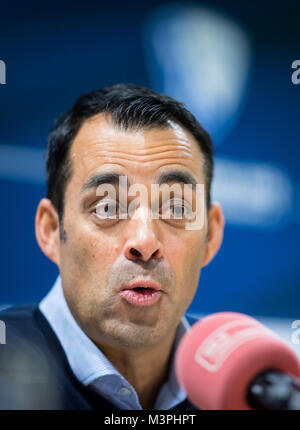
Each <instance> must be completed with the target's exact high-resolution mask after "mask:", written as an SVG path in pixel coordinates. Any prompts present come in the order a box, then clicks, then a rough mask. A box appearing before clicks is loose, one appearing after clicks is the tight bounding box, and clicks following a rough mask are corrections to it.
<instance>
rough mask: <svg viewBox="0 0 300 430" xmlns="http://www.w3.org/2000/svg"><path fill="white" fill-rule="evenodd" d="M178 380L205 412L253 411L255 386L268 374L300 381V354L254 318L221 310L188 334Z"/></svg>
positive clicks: (179, 354) (180, 352)
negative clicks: (255, 381)
mask: <svg viewBox="0 0 300 430" xmlns="http://www.w3.org/2000/svg"><path fill="white" fill-rule="evenodd" d="M175 366H176V373H177V378H178V381H179V383H180V384H181V386H182V387H183V389H184V390H185V391H186V393H187V396H188V398H189V399H190V400H191V402H192V403H193V404H194V405H195V406H197V407H199V408H200V409H210V410H224V409H231V410H234V409H235V410H243V409H251V408H250V407H249V405H248V403H247V392H248V388H249V384H250V383H251V381H252V380H253V379H254V378H255V376H257V374H258V373H260V372H262V371H263V370H268V369H277V370H279V371H281V372H283V373H286V374H290V375H294V376H296V377H300V365H299V361H298V358H297V356H296V354H295V353H294V352H293V351H292V350H291V349H290V348H289V347H288V346H287V345H286V344H285V343H284V341H282V340H281V339H280V337H279V336H277V334H275V333H273V332H272V331H271V330H270V329H269V328H267V327H265V326H264V325H263V324H261V323H260V322H259V321H257V320H255V319H254V318H252V317H250V316H247V315H244V314H241V313H236V312H218V313H215V314H212V315H209V316H207V317H205V318H203V319H201V320H200V321H198V322H197V323H195V324H194V325H193V326H192V327H191V329H190V330H189V331H188V332H187V333H186V334H185V335H184V337H183V339H182V341H181V343H180V345H179V347H178V350H177V353H176V358H175Z"/></svg>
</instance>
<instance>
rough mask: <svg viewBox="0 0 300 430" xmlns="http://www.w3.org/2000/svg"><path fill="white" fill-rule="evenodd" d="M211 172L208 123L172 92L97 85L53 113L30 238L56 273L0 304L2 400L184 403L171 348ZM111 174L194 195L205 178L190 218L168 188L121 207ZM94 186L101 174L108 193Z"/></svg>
mask: <svg viewBox="0 0 300 430" xmlns="http://www.w3.org/2000/svg"><path fill="white" fill-rule="evenodd" d="M212 173H213V148H212V143H211V139H210V137H209V135H208V134H207V133H206V132H205V131H204V130H203V128H202V127H201V126H200V124H199V123H198V122H197V121H196V119H195V118H194V117H193V115H192V114H191V113H190V112H188V111H187V110H186V109H185V108H184V107H183V105H181V104H180V103H178V102H177V101H175V100H173V99H171V98H169V97H166V96H162V95H160V94H157V93H155V92H154V91H151V90H149V89H145V88H140V87H137V86H134V85H115V86H112V87H109V88H104V89H102V90H98V91H94V92H91V93H90V94H87V95H83V96H81V97H80V98H79V99H78V100H77V102H76V103H75V105H74V106H73V107H72V108H71V109H70V110H69V111H68V112H66V113H65V114H64V115H62V117H61V118H60V119H59V120H58V121H57V122H56V124H55V126H54V128H53V130H52V132H51V134H50V137H49V144H48V158H47V187H48V198H47V199H46V198H44V199H42V200H41V201H40V203H39V206H38V209H37V213H36V220H35V231H36V238H37V242H38V244H39V246H40V248H41V250H42V251H43V253H44V254H45V255H46V256H47V257H48V258H49V259H50V260H51V261H53V262H54V263H55V264H56V265H57V267H58V269H59V273H60V276H59V277H58V279H57V281H56V283H55V285H54V287H53V288H52V290H51V291H50V293H49V294H48V295H47V296H46V297H45V298H44V299H43V300H42V302H41V303H40V304H39V306H38V307H35V306H33V307H30V308H29V307H23V308H12V309H9V310H7V311H5V312H3V313H2V314H0V319H1V320H3V321H4V322H5V323H6V331H7V342H6V343H7V344H6V345H4V347H7V348H6V350H5V351H6V352H4V353H2V369H3V368H4V369H5V368H6V367H7V366H8V365H7V364H6V365H4V364H3V363H8V362H10V363H13V365H10V366H8V367H10V371H9V372H8V371H6V373H5V372H4V371H2V373H3V375H2V378H3V380H4V381H5V384H4V385H3V386H5V387H6V388H7V389H8V390H9V392H10V399H11V402H12V403H14V402H15V404H16V405H17V404H18V401H20V402H21V403H20V404H21V405H22V407H24V408H60V409H66V408H67V409H97V408H98V409H99V408H100V409H101V408H103V409H110V408H111V409H113V408H116V409H150V410H151V409H181V408H182V409H189V408H193V406H192V405H191V404H190V403H189V402H188V401H187V399H186V395H185V392H184V391H183V389H182V388H181V387H180V386H179V385H178V381H177V379H176V375H175V369H174V355H175V352H176V348H177V346H178V342H179V341H180V339H181V337H182V336H183V334H184V333H185V332H186V331H187V330H188V328H189V324H188V321H187V319H186V318H185V316H184V313H185V312H186V310H187V308H188V307H189V305H190V303H191V302H192V300H193V297H194V295H195V292H196V289H197V285H198V280H199V276H200V272H201V268H202V267H204V266H206V265H207V264H208V263H209V262H210V261H211V260H212V259H213V257H214V256H215V255H216V253H217V251H218V249H219V247H220V245H221V242H222V236H223V229H224V219H223V215H222V211H221V208H220V206H219V205H218V204H212V203H211V201H210V186H211V180H212ZM120 178H126V181H127V182H128V185H130V186H131V185H136V184H139V185H140V189H142V188H143V190H146V191H147V192H149V195H150V194H151V193H150V191H151V186H152V185H154V184H158V185H169V186H171V185H174V184H177V185H179V187H180V190H182V189H183V188H184V185H185V184H186V185H188V184H189V185H190V186H191V187H192V194H189V196H190V202H189V204H190V206H191V207H193V208H194V206H195V202H196V197H197V196H196V188H197V187H196V185H197V184H200V185H201V184H204V189H205V199H204V200H203V204H202V207H200V208H199V207H198V208H197V211H199V210H200V211H201V210H202V212H203V223H202V224H201V225H199V228H193V229H188V228H186V223H187V219H186V218H185V217H181V218H180V217H176V216H175V215H176V213H178V211H177V209H178V208H179V213H180V211H181V210H182V209H183V212H184V211H185V209H186V207H187V206H186V205H187V203H186V202H184V200H183V198H182V196H178V195H177V194H176V193H177V191H178V188H177V191H174V192H173V193H171V194H170V196H171V198H170V199H169V202H168V203H169V206H168V205H167V206H165V205H164V204H165V202H164V201H161V197H159V198H160V200H159V204H158V206H159V216H158V217H153V216H152V214H153V213H152V211H151V209H150V208H149V207H148V204H147V203H149V201H150V197H149V195H148V196H147V197H146V199H145V198H144V199H143V200H142V202H141V204H139V205H135V206H134V205H131V215H132V216H130V217H129V216H127V217H126V215H125V216H122V214H123V215H124V214H126V212H128V207H129V205H130V203H133V202H132V200H133V195H132V193H131V194H130V193H127V192H126V198H128V201H127V203H128V206H127V207H125V208H124V205H122V204H121V198H120V196H121V193H123V195H124V188H123V186H122V184H124V182H122V184H121V182H120ZM120 184H121V185H120ZM102 186H104V187H106V189H107V190H112V188H110V187H113V189H114V190H116V194H115V198H111V195H109V194H110V193H103V192H102V191H103V190H101V187H102ZM109 186H110V187H109ZM99 187H100V188H99ZM112 191H113V190H112ZM146 191H145V192H146ZM145 192H143V194H145ZM179 194H180V193H179ZM112 195H113V196H114V194H113V193H112ZM144 197H145V196H144ZM184 197H185V195H184ZM156 203H157V202H156ZM165 207H167V210H166V211H165V209H164V208H165ZM174 209H175V212H174ZM111 210H112V212H111ZM111 214H112V215H116V214H117V216H111ZM163 214H164V215H165V216H162V215H163ZM168 215H169V216H168ZM10 339H11V340H10ZM10 343H11V344H13V345H14V351H13V352H12V350H11V349H9V348H10ZM24 344H26V347H24ZM15 345H17V346H16V347H15ZM32 345H33V346H32ZM24 350H25V351H26V353H25V352H24ZM2 351H3V348H2ZM16 351H18V352H17V353H16ZM20 351H21V352H20ZM33 351H34V352H33ZM3 357H4V358H3ZM12 357H13V359H12ZM14 363H18V365H15V364H14ZM20 363H21V364H20ZM24 363H25V364H24ZM33 363H34V365H33ZM14 365H15V367H14ZM15 368H17V369H18V372H17V374H18V376H17V377H16V376H14V375H15V371H14V369H15ZM20 369H21V370H20ZM28 369H29V370H28ZM8 374H9V375H10V376H7V375H8ZM24 375H25V376H24ZM12 386H15V387H17V388H15V390H14V389H13V388H12ZM16 391H18V393H19V397H18V399H16V395H15V392H16ZM20 393H23V394H20ZM28 393H29V395H28ZM45 393H46V394H45ZM7 397H8V396H7V394H6V397H5V399H6V402H7V403H9V402H8V400H7ZM24 397H26V401H25V403H24V402H23V403H22V401H23V400H24ZM0 398H1V397H0ZM22 399H23V400H22ZM28 399H29V400H28ZM26 402H27V403H26ZM24 405H25V406H24ZM7 407H11V406H10V403H9V404H8V406H7ZM12 407H14V405H12Z"/></svg>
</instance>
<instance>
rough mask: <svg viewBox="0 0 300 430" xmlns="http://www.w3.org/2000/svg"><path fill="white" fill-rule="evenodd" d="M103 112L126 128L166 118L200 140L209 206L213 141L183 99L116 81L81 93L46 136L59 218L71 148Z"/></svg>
mask: <svg viewBox="0 0 300 430" xmlns="http://www.w3.org/2000/svg"><path fill="white" fill-rule="evenodd" d="M101 112H103V113H105V114H106V115H108V116H109V117H110V118H111V119H112V121H113V123H114V124H116V126H118V127H120V128H122V129H125V130H130V129H150V128H157V127H158V128H168V127H169V124H168V121H169V120H173V121H176V122H178V123H180V124H181V125H182V126H183V127H185V128H186V129H187V130H188V131H189V132H190V133H191V134H192V135H193V136H194V137H195V139H196V141H197V142H198V143H199V146H200V149H201V151H202V154H203V160H204V166H203V167H204V174H205V186H206V204H207V208H209V207H210V187H211V181H212V176H213V145H212V141H211V138H210V136H209V134H208V133H207V132H206V131H205V130H204V129H203V127H202V126H201V125H200V124H199V122H198V121H197V120H196V118H195V117H194V116H193V115H192V114H191V112H189V111H188V110H187V109H186V108H185V107H184V105H183V104H182V103H180V102H178V101H176V100H174V99H173V98H171V97H168V96H165V95H161V94H159V93H157V92H155V91H153V90H150V89H148V88H143V87H139V86H137V85H133V84H118V85H113V86H111V87H106V88H103V89H100V90H95V91H92V92H90V93H88V94H84V95H82V96H80V97H79V98H78V99H77V101H76V102H75V104H74V105H73V107H72V108H71V109H70V110H68V111H67V112H65V113H64V114H63V115H62V116H61V117H60V118H58V120H57V121H56V122H55V124H54V127H53V129H52V131H51V132H50V135H49V139H48V149H47V163H46V167H47V173H46V177H47V197H48V198H49V199H50V200H51V202H52V203H53V205H54V207H55V209H56V210H57V212H58V215H59V219H60V220H62V217H63V211H64V196H65V190H66V186H67V183H68V181H69V179H70V177H71V175H72V163H71V161H70V157H69V154H70V148H71V145H72V143H73V141H74V139H75V137H76V135H77V133H78V132H79V129H80V127H81V126H82V124H83V123H84V121H85V120H87V119H88V118H90V117H92V116H94V115H96V114H99V113H101Z"/></svg>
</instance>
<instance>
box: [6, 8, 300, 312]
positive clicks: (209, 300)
mask: <svg viewBox="0 0 300 430" xmlns="http://www.w3.org/2000/svg"><path fill="white" fill-rule="evenodd" d="M299 18H300V4H299V2H297V1H295V2H292V1H290V0H287V1H285V2H282V1H280V2H266V1H262V2H261V1H260V2H258V1H257V2H238V1H230V0H228V1H226V2H223V1H209V2H206V3H205V4H204V3H202V2H199V1H198V2H197V1H195V2H192V3H188V2H182V3H181V2H176V3H167V2H162V1H154V0H153V1H150V0H149V1H147V0H146V1H144V2H136V3H135V2H129V3H128V2H123V3H121V2H120V3H118V2H105V4H101V3H100V2H90V1H88V0H87V1H85V2H84V3H82V2H80V3H79V2H78V3H76V2H68V1H65V2H62V3H60V2H57V1H51V2H42V3H41V2H33V1H28V2H26V3H15V2H13V1H12V2H3V3H2V4H1V8H0V32H1V35H0V60H1V61H2V62H3V63H4V64H5V66H6V69H5V78H6V79H5V82H6V83H1V85H0V112H1V114H0V198H1V212H0V221H1V222H0V229H1V248H0V253H1V254H0V261H1V272H0V277H1V290H0V304H1V306H4V305H7V304H20V303H24V302H26V303H28V302H36V301H38V300H40V299H41V298H42V297H43V296H44V295H45V294H46V292H47V291H48V290H49V288H50V287H51V285H52V283H53V282H54V280H55V278H56V275H57V269H56V267H55V266H54V265H53V264H52V263H51V262H50V261H49V260H47V259H46V257H45V256H44V255H43V254H42V253H41V251H40V250H39V248H38V246H37V244H36V241H35V237H34V216H35V211H36V207H37V204H38V202H39V200H40V199H41V198H42V197H44V196H45V174H44V154H45V148H46V140H47V134H48V132H49V130H50V128H51V126H52V124H53V121H54V119H55V118H57V117H58V116H59V115H60V114H61V113H62V112H63V111H64V110H66V109H67V108H69V107H70V105H71V104H72V103H73V102H74V101H75V99H76V98H77V96H78V95H80V94H82V93H86V92H88V91H90V90H92V89H96V88H101V87H103V86H107V85H112V84H114V83H119V82H132V83H135V84H138V85H142V86H146V87H151V88H153V89H155V90H158V91H160V92H162V93H165V94H168V95H171V96H173V97H175V98H177V99H178V100H180V101H182V102H184V103H185V104H186V106H187V107H188V108H189V109H190V110H191V111H192V112H193V113H194V114H195V115H196V117H197V118H198V120H199V121H200V122H201V123H202V124H203V125H204V127H206V128H207V130H208V131H209V132H210V133H211V135H212V136H213V140H214V144H215V161H216V168H215V178H214V182H213V199H215V200H218V201H219V202H220V203H221V204H222V206H223V209H224V214H225V219H226V228H225V235H224V242H223V245H222V248H221V250H220V251H219V254H218V255H217V257H216V258H215V260H214V261H213V262H212V263H211V264H210V265H209V266H207V268H205V269H203V271H202V273H201V278H200V282H199V288H198V291H197V294H196V296H195V299H194V301H193V303H192V305H191V306H190V309H189V312H190V313H194V314H206V313H211V312H217V311H226V310H232V311H237V312H244V313H248V314H251V315H260V316H263V317H273V318H280V317H285V318H290V319H291V320H295V319H299V320H300V269H299V243H300V211H299V209H300V172H299V159H300V147H299V137H300V124H299V110H300V85H297V84H294V83H293V82H292V79H291V76H292V73H293V69H292V67H291V65H292V63H293V61H294V60H296V59H300V32H299ZM3 71H4V69H2V73H3ZM2 77H3V76H2Z"/></svg>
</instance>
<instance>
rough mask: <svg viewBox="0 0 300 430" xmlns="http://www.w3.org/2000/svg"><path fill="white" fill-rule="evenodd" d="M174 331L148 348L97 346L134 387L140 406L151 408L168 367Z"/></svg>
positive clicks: (166, 374) (166, 377)
mask: <svg viewBox="0 0 300 430" xmlns="http://www.w3.org/2000/svg"><path fill="white" fill-rule="evenodd" d="M175 334H176V330H175V331H173V332H172V334H171V335H170V336H169V337H168V338H167V339H164V341H163V342H162V343H160V344H158V345H155V346H152V347H151V348H144V349H128V348H126V349H125V348H124V349H117V348H114V347H111V346H110V345H98V346H99V348H100V349H101V351H102V352H103V354H104V355H105V356H106V357H107V359H108V360H109V361H110V362H111V363H112V364H113V365H114V367H115V368H116V369H117V370H118V371H119V372H120V373H121V374H122V375H123V376H124V378H125V379H126V380H127V381H128V382H129V383H130V384H131V385H132V386H133V387H134V389H135V391H136V392H137V395H138V397H139V401H140V404H141V406H142V408H143V409H153V408H154V405H155V400H156V398H157V395H158V393H159V391H160V389H161V387H162V385H163V384H164V382H166V380H167V379H168V373H169V368H170V359H171V352H172V346H173V342H174V338H175Z"/></svg>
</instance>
